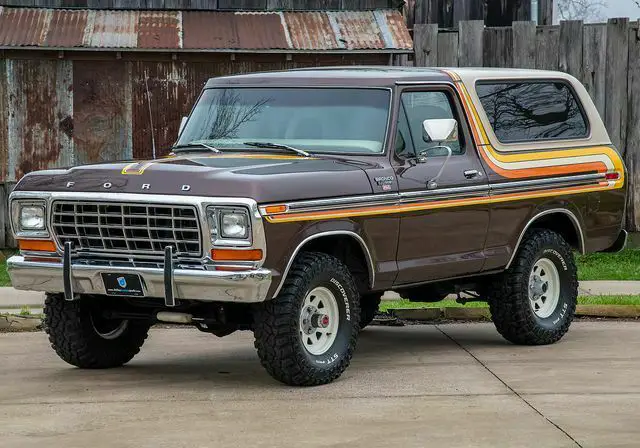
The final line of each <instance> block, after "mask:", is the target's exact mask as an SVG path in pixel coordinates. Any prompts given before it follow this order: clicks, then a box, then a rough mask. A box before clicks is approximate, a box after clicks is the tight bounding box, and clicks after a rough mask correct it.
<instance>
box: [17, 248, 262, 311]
mask: <svg viewBox="0 0 640 448" xmlns="http://www.w3.org/2000/svg"><path fill="white" fill-rule="evenodd" d="M7 270H8V271H9V276H10V277H11V283H12V285H13V287H14V288H16V289H22V290H28V291H44V292H65V285H64V266H63V263H62V262H61V261H60V262H56V261H46V262H41V261H30V260H26V259H25V257H23V256H21V255H15V256H13V257H11V258H9V260H7ZM69 271H70V277H71V286H72V291H73V293H75V294H105V288H104V284H103V282H102V275H101V274H102V273H117V274H139V275H140V278H141V279H142V286H143V289H144V291H145V295H146V296H147V297H157V298H158V299H160V300H162V298H164V297H167V294H166V291H165V270H163V269H159V268H141V267H119V266H117V267H116V266H100V265H86V264H73V263H72V264H71V265H70V270H69ZM172 280H173V285H174V294H175V297H176V298H178V299H185V300H197V301H203V302H240V303H255V302H263V301H264V300H265V299H266V297H267V292H268V290H269V287H270V286H271V271H270V270H268V269H263V268H259V269H252V270H247V271H240V272H226V271H207V270H196V269H175V270H173V271H172ZM114 298H115V297H114Z"/></svg>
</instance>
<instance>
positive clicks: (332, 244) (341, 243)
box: [300, 235, 371, 293]
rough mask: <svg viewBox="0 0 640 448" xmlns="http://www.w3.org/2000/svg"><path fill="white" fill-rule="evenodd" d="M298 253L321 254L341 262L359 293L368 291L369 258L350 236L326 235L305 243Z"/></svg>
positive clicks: (369, 283) (369, 275)
mask: <svg viewBox="0 0 640 448" xmlns="http://www.w3.org/2000/svg"><path fill="white" fill-rule="evenodd" d="M300 252H323V253H325V254H328V255H332V256H334V257H336V258H337V259H339V260H341V261H342V262H343V263H344V264H345V265H346V266H347V268H348V269H349V272H351V275H353V277H354V278H355V280H356V285H357V286H358V289H359V290H360V292H361V293H365V292H367V291H369V290H370V287H371V274H370V273H369V270H370V264H369V258H368V256H367V255H366V254H365V250H364V249H363V247H362V245H361V244H360V243H359V242H358V241H357V240H356V239H355V238H354V237H353V236H350V235H327V236H321V237H318V238H314V239H313V240H311V241H309V242H307V243H306V244H305V245H304V246H303V247H302V248H301V249H300Z"/></svg>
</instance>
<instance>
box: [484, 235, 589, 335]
mask: <svg viewBox="0 0 640 448" xmlns="http://www.w3.org/2000/svg"><path fill="white" fill-rule="evenodd" d="M541 258H547V259H549V260H551V261H552V262H553V263H554V265H555V267H556V269H557V270H558V273H559V277H560V297H559V300H558V303H557V305H556V307H555V309H554V311H553V313H552V314H551V315H550V316H549V317H547V318H540V317H539V316H538V315H536V313H535V312H534V311H533V309H532V306H531V304H530V300H529V275H530V273H531V270H532V268H533V266H534V265H535V263H536V262H537V261H538V260H539V259H541ZM577 301H578V277H577V268H576V264H575V260H574V257H573V252H572V250H571V247H570V246H569V244H567V242H566V241H565V240H564V239H563V238H562V237H561V236H560V235H559V234H557V233H555V232H552V231H550V230H544V229H534V230H531V231H529V232H527V234H526V235H525V237H524V238H523V240H522V243H521V244H520V248H519V249H518V253H517V254H516V257H515V259H514V260H513V263H512V264H511V266H510V267H509V269H508V270H507V271H506V272H504V273H503V274H502V275H500V276H498V278H497V279H496V281H495V282H494V283H493V284H492V286H491V290H490V291H489V307H490V309H491V316H492V319H493V322H494V324H495V326H496V328H497V330H498V332H499V333H500V334H501V335H502V336H503V337H504V338H505V339H506V340H508V341H510V342H512V343H514V344H519V345H546V344H553V343H555V342H557V341H559V340H560V339H561V338H562V337H563V336H564V335H565V334H566V333H567V331H568V330H569V326H570V325H571V322H572V321H573V317H574V315H575V311H576V304H577Z"/></svg>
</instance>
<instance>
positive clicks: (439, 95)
mask: <svg viewBox="0 0 640 448" xmlns="http://www.w3.org/2000/svg"><path fill="white" fill-rule="evenodd" d="M401 103H402V108H403V109H404V113H405V114H406V117H407V121H408V125H409V132H410V134H411V140H412V142H413V146H414V148H415V149H414V152H413V153H414V154H419V153H421V152H423V151H428V150H429V149H430V148H434V147H435V146H438V143H435V142H425V141H424V140H423V138H422V122H423V121H424V120H432V119H441V118H455V119H457V117H456V114H455V113H454V111H453V107H452V104H451V99H450V98H449V95H447V94H446V93H445V92H436V91H429V92H404V93H403V94H402V97H401ZM401 119H402V117H401ZM398 130H400V123H398ZM461 138H462V132H458V140H457V141H455V142H448V143H447V146H449V147H450V148H451V151H452V153H453V155H459V154H463V153H464V144H463V142H462V141H461ZM405 140H406V137H405ZM396 146H397V145H396ZM446 154H447V152H446V151H445V150H444V149H441V148H434V149H433V152H429V155H431V156H439V155H442V156H444V155H446Z"/></svg>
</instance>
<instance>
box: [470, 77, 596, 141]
mask: <svg viewBox="0 0 640 448" xmlns="http://www.w3.org/2000/svg"><path fill="white" fill-rule="evenodd" d="M476 91H477V92H478V96H479V97H480V102H481V103H482V107H483V108H484V110H485V112H486V114H487V117H489V122H490V123H491V127H492V128H493V131H494V132H495V134H496V137H497V138H498V140H500V142H502V143H517V142H533V141H538V140H565V139H575V138H585V137H587V136H588V134H589V126H588V124H587V120H586V119H585V117H584V114H583V112H582V109H581V108H580V105H579V103H578V100H577V99H576V97H575V96H574V94H573V91H572V89H571V88H570V87H569V86H568V85H567V84H566V83H564V82H557V81H556V82H554V81H539V82H538V81H536V82H500V83H488V82H480V83H478V84H477V86H476Z"/></svg>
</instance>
